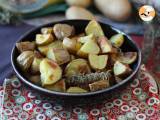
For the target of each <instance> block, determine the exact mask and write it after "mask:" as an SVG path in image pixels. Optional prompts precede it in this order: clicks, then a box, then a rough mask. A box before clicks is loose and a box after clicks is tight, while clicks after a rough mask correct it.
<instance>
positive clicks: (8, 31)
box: [0, 24, 142, 85]
mask: <svg viewBox="0 0 160 120" xmlns="http://www.w3.org/2000/svg"><path fill="white" fill-rule="evenodd" d="M32 28H34V27H33V26H29V25H25V24H21V25H18V26H12V25H8V26H0V85H2V83H3V81H4V79H5V78H6V77H8V76H9V75H10V74H11V73H13V69H12V66H11V63H10V56H11V51H12V47H13V45H14V44H15V43H16V41H17V40H18V38H19V37H20V36H21V35H23V34H24V33H25V32H27V31H28V30H30V29H32ZM132 38H133V39H134V40H136V42H137V43H138V44H140V43H141V41H142V37H140V36H133V35H132Z"/></svg>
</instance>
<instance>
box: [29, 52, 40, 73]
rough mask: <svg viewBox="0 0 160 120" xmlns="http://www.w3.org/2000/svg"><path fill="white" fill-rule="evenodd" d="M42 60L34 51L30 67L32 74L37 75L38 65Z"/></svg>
mask: <svg viewBox="0 0 160 120" xmlns="http://www.w3.org/2000/svg"><path fill="white" fill-rule="evenodd" d="M42 59H43V56H42V55H41V54H40V53H39V52H38V51H35V52H34V59H33V62H32V65H31V72H32V74H36V73H39V65H40V62H41V61H42Z"/></svg>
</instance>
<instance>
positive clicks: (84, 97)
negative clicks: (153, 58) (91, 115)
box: [11, 20, 141, 103]
mask: <svg viewBox="0 0 160 120" xmlns="http://www.w3.org/2000/svg"><path fill="white" fill-rule="evenodd" d="M88 22H89V21H88V20H63V21H58V22H53V23H49V24H46V25H42V26H39V27H37V28H35V29H33V30H31V31H29V32H27V33H26V34H24V35H22V36H21V37H20V38H19V40H18V41H17V42H20V41H26V40H27V41H28V40H29V41H33V40H35V34H37V33H40V29H41V28H42V27H51V26H54V24H56V23H66V24H69V25H73V26H74V27H75V29H76V33H82V32H84V30H85V27H86V25H87V24H88ZM100 25H101V27H102V29H103V31H104V33H105V35H106V36H107V37H108V38H110V37H111V36H112V35H114V34H116V33H122V34H123V35H124V38H125V42H124V44H123V45H122V47H121V48H122V51H135V52H137V53H138V58H137V60H136V61H135V62H134V63H133V64H132V66H131V68H132V70H133V72H132V74H131V75H130V76H128V77H127V78H126V79H125V80H123V81H122V82H120V83H119V84H115V85H114V86H111V87H109V88H106V89H103V90H99V91H95V92H88V93H81V94H78V93H76V94H71V93H63V92H56V91H50V90H47V89H45V88H42V87H40V86H37V85H35V84H33V83H32V82H30V81H29V80H27V78H26V77H25V76H24V74H23V72H22V71H21V70H20V69H19V67H18V66H17V63H16V58H17V56H18V55H19V52H18V50H17V48H16V46H15V45H14V46H13V49H12V53H11V62H12V66H13V69H14V71H15V72H16V74H17V76H18V77H19V78H20V80H22V82H23V83H25V84H26V85H28V86H30V87H31V88H34V89H35V90H37V91H39V92H42V93H45V95H47V96H50V97H51V96H52V97H54V98H58V99H59V100H62V101H63V102H67V103H68V102H70V100H71V101H72V102H70V103H74V102H75V103H79V101H81V103H87V102H89V101H90V100H91V101H94V100H95V101H96V102H97V101H99V100H100V98H103V97H104V96H108V95H109V94H111V93H112V92H113V91H114V90H115V89H118V88H119V89H120V88H121V86H124V85H127V84H126V83H128V82H129V81H132V80H133V78H134V77H135V76H136V74H137V72H138V69H139V67H140V63H141V51H140V48H139V47H138V45H137V44H136V43H135V42H134V41H133V40H132V39H131V38H130V37H129V36H128V35H126V34H125V33H123V32H122V31H120V30H118V29H116V28H114V27H112V26H110V25H107V24H104V23H100ZM102 96H103V97H102ZM77 100H78V102H77Z"/></svg>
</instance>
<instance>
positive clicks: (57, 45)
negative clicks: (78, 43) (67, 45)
mask: <svg viewBox="0 0 160 120" xmlns="http://www.w3.org/2000/svg"><path fill="white" fill-rule="evenodd" d="M50 48H53V49H54V48H55V49H56V48H63V45H62V42H61V41H58V40H57V41H54V42H52V43H50V44H49V45H45V46H38V50H39V51H40V52H41V53H42V54H43V55H47V53H48V50H49V49H50Z"/></svg>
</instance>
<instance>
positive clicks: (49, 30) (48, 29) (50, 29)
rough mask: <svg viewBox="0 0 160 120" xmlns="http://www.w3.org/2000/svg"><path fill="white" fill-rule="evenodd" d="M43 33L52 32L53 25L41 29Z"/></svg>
mask: <svg viewBox="0 0 160 120" xmlns="http://www.w3.org/2000/svg"><path fill="white" fill-rule="evenodd" d="M41 33H42V34H52V33H53V28H52V27H45V28H42V29H41Z"/></svg>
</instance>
